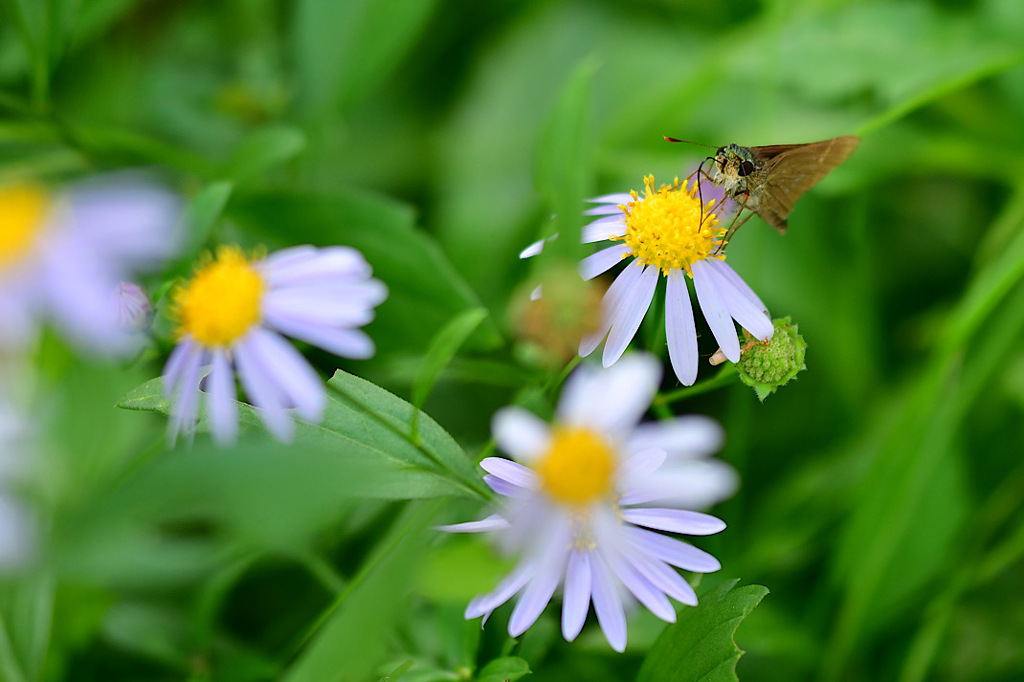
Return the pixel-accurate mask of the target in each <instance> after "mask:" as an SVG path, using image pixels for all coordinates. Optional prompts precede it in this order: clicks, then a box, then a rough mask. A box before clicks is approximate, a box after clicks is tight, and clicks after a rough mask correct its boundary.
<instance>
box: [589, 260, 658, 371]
mask: <svg viewBox="0 0 1024 682" xmlns="http://www.w3.org/2000/svg"><path fill="white" fill-rule="evenodd" d="M638 263H639V261H633V263H631V264H630V266H629V267H627V268H626V269H627V270H629V269H630V268H632V267H635V264H638ZM660 272H661V271H660V270H658V268H656V267H653V266H647V267H644V268H643V270H642V272H641V274H640V276H639V277H638V278H637V282H636V284H635V285H633V286H632V287H630V288H629V289H628V290H626V291H625V292H624V293H623V296H622V298H621V299H619V300H617V301H616V305H615V308H614V309H613V310H612V311H611V313H610V314H611V319H612V327H611V331H609V332H608V340H607V341H605V344H604V354H603V355H602V356H601V363H602V364H603V365H604V366H605V367H610V366H611V365H613V364H615V361H616V360H618V359H619V358H620V357H622V354H623V353H624V352H625V350H626V346H628V345H629V342H630V341H632V340H633V336H634V335H636V330H637V329H639V328H640V323H641V322H642V321H643V319H644V315H646V314H647V309H648V308H649V307H650V306H651V300H652V299H653V298H654V289H655V287H656V286H657V285H658V275H659V274H660Z"/></svg>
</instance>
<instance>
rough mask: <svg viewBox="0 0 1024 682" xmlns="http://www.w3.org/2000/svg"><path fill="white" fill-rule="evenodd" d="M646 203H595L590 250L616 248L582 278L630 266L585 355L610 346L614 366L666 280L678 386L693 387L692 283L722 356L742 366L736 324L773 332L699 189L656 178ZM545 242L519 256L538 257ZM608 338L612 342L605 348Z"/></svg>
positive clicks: (590, 261)
mask: <svg viewBox="0 0 1024 682" xmlns="http://www.w3.org/2000/svg"><path fill="white" fill-rule="evenodd" d="M644 185H645V187H646V189H645V191H644V195H643V196H640V195H638V194H637V192H636V191H633V192H630V193H628V194H609V195H606V196H602V197H597V198H595V199H592V200H591V201H592V202H593V203H596V204H598V206H596V207H594V208H591V209H588V210H587V211H586V213H587V214H588V215H597V216H601V217H600V218H597V219H596V220H594V221H593V222H591V223H589V224H588V225H585V226H584V227H583V232H582V241H583V242H584V243H591V242H600V241H605V240H609V241H612V242H615V244H614V246H609V247H608V248H605V249H603V250H601V251H598V252H597V253H594V254H593V255H591V256H588V257H586V258H584V259H583V260H582V261H580V274H581V275H582V276H583V279H585V280H589V279H592V278H594V277H597V276H598V275H600V274H602V273H604V272H606V271H608V270H609V269H611V268H612V267H613V266H615V265H616V264H617V263H619V262H620V261H622V260H623V259H625V258H630V257H632V258H633V262H631V263H630V264H629V265H628V266H627V267H626V268H625V269H624V270H623V271H622V272H621V273H619V275H618V276H617V277H616V278H615V281H614V282H612V285H611V286H610V287H609V288H608V292H607V293H606V294H605V296H604V299H603V301H602V303H601V308H602V323H601V327H600V329H599V330H598V331H597V332H595V333H594V334H590V335H589V336H586V337H584V338H583V340H582V341H581V342H580V347H579V353H580V355H582V356H584V357H586V356H588V355H590V354H591V353H593V352H594V350H595V349H596V348H597V347H598V346H599V345H600V344H601V342H602V341H605V344H604V352H603V354H602V357H601V361H602V364H604V366H605V367H609V366H611V365H612V364H614V363H615V361H616V360H618V359H619V357H621V356H622V353H623V352H624V351H625V350H626V347H627V346H628V345H629V342H630V341H632V340H633V336H635V335H636V331H637V329H639V328H640V323H641V322H642V321H643V319H644V315H646V314H647V309H648V308H649V307H650V305H651V300H652V299H653V297H654V290H655V288H656V287H657V285H658V279H659V276H660V275H664V276H665V279H666V282H667V284H666V293H665V331H666V334H667V339H668V356H669V360H670V361H671V363H672V369H673V370H674V371H675V374H676V377H677V378H678V379H679V381H680V382H681V383H683V384H685V385H687V386H689V385H692V384H693V383H694V381H696V379H697V364H698V362H697V361H698V356H697V329H696V326H695V324H694V318H693V307H692V306H691V304H690V294H689V292H688V291H687V287H686V278H687V277H689V278H690V279H692V280H693V287H694V289H695V291H696V293H697V302H698V303H699V304H700V308H701V312H703V314H704V319H706V320H707V323H708V326H709V327H710V328H711V332H712V334H714V336H715V340H716V341H717V342H718V345H719V346H721V349H722V352H723V353H724V354H725V356H726V357H727V358H728V359H729V360H731V361H732V362H739V359H740V345H739V337H738V336H737V334H736V326H735V325H734V324H733V320H736V322H739V323H740V324H741V325H742V326H743V327H744V328H746V329H747V331H749V332H750V334H751V335H752V336H753V337H755V338H757V339H759V340H761V341H766V340H768V339H770V338H771V336H772V333H773V331H774V328H773V327H772V322H771V319H770V317H769V316H768V309H767V308H766V307H765V305H764V303H762V302H761V299H760V298H758V297H757V294H755V293H754V292H753V290H752V289H751V288H750V287H749V286H747V284H746V283H745V282H744V281H743V280H742V279H741V278H740V276H739V275H737V274H736V271H735V270H733V269H732V268H731V267H730V266H729V265H727V264H726V263H725V251H724V248H723V247H724V246H725V245H724V243H723V242H722V238H723V236H724V233H725V229H724V228H721V227H718V218H717V217H716V216H715V214H714V213H711V212H710V210H711V208H712V206H713V205H714V203H715V202H714V201H708V202H707V203H706V204H704V206H703V208H702V205H701V201H700V199H699V198H698V195H697V185H696V182H694V184H693V185H692V186H691V187H690V188H689V189H687V188H686V187H685V186H683V185H681V184H680V183H679V180H678V178H677V179H676V181H675V182H674V183H673V184H672V185H662V186H661V187H660V188H658V189H657V190H655V188H654V177H653V176H650V175H649V176H647V177H645V178H644ZM543 244H544V243H543V241H541V242H535V243H534V244H531V245H530V246H528V247H527V248H526V249H525V250H523V252H522V253H521V254H520V257H521V258H526V257H529V256H533V255H536V254H538V253H540V251H541V250H542V249H543ZM606 338H607V340H606Z"/></svg>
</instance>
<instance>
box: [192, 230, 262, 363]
mask: <svg viewBox="0 0 1024 682" xmlns="http://www.w3.org/2000/svg"><path fill="white" fill-rule="evenodd" d="M266 286H267V285H266V280H264V278H263V275H262V274H260V272H259V271H258V270H257V269H256V268H255V267H254V266H253V263H252V262H251V261H250V260H249V259H247V258H246V257H245V254H244V253H242V250H241V249H240V248H238V247H237V246H222V247H220V248H219V249H217V255H216V258H208V259H207V261H206V262H205V263H203V264H202V265H200V267H199V268H198V269H197V270H196V273H195V275H193V276H192V279H191V280H189V281H188V282H187V283H185V284H184V285H182V286H180V287H178V288H177V289H176V290H175V292H174V294H173V299H174V308H173V314H174V316H175V318H176V319H177V322H178V335H179V337H184V336H186V335H190V336H191V337H192V338H193V339H195V340H196V341H197V342H199V343H201V344H202V345H204V346H208V347H227V346H230V345H231V344H232V343H234V342H235V341H237V340H238V339H239V338H241V337H242V336H244V335H245V334H246V332H248V331H249V330H250V329H252V327H253V326H255V325H257V324H259V323H260V320H261V319H262V317H263V312H262V302H263V292H264V290H265V289H266Z"/></svg>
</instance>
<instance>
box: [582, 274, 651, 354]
mask: <svg viewBox="0 0 1024 682" xmlns="http://www.w3.org/2000/svg"><path fill="white" fill-rule="evenodd" d="M641 274H643V267H642V266H641V265H640V263H639V261H633V262H632V263H630V264H629V265H628V266H627V267H626V268H625V269H624V270H623V271H622V272H620V273H619V274H618V276H616V278H615V281H613V282H612V285H611V286H610V287H608V291H606V292H605V293H604V298H602V299H601V326H600V328H599V329H598V330H597V331H596V332H594V333H593V334H590V335H588V336H584V337H583V340H582V341H580V350H579V352H580V356H581V357H584V358H585V357H587V356H588V355H590V354H591V353H593V352H594V349H595V348H597V347H598V346H599V345H600V343H601V341H602V340H603V339H604V337H605V336H607V335H608V330H609V329H611V326H612V322H613V321H614V317H613V316H612V314H611V313H612V311H613V310H615V308H616V306H617V305H618V302H619V299H620V298H622V297H623V296H624V295H625V293H627V292H628V291H629V290H630V289H631V288H632V287H633V286H634V285H635V283H636V282H637V281H638V280H639V279H640V275H641Z"/></svg>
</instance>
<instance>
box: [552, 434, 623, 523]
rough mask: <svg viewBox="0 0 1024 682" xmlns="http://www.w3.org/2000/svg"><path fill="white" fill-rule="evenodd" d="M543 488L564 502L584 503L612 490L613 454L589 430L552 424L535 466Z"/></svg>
mask: <svg viewBox="0 0 1024 682" xmlns="http://www.w3.org/2000/svg"><path fill="white" fill-rule="evenodd" d="M535 470H536V472H537V474H538V475H539V476H540V479H541V486H542V487H543V489H544V490H545V491H546V492H547V493H548V494H549V495H550V496H551V497H552V498H554V499H555V500H557V501H559V502H561V503H563V504H566V505H574V506H578V505H585V504H587V503H589V502H592V501H594V500H596V499H598V498H600V497H602V496H605V495H608V494H610V493H611V492H612V475H613V474H614V473H615V455H614V453H613V452H612V449H611V447H609V445H608V443H607V442H606V441H605V440H604V438H602V437H601V436H600V435H598V434H596V433H594V432H593V431H591V430H590V429H583V428H561V427H556V428H555V429H554V431H553V433H552V438H551V446H550V448H549V449H548V451H547V452H546V453H545V454H544V455H543V456H542V457H541V459H540V461H539V462H538V464H537V466H536V467H535Z"/></svg>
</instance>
